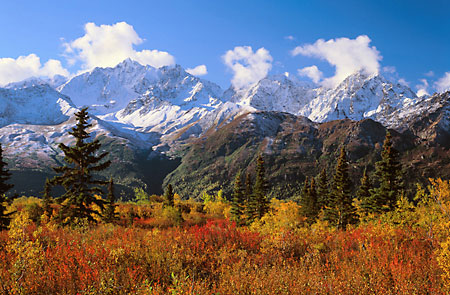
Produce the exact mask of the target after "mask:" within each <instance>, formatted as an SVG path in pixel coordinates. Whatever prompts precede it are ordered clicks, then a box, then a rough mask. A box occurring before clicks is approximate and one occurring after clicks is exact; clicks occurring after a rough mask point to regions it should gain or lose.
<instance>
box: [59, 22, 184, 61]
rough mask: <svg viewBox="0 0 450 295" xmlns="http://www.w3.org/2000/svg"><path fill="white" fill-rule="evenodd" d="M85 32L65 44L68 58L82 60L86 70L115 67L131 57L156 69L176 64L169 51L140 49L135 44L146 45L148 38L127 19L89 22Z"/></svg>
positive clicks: (69, 59)
mask: <svg viewBox="0 0 450 295" xmlns="http://www.w3.org/2000/svg"><path fill="white" fill-rule="evenodd" d="M84 31H85V35H84V36H82V37H80V38H78V39H76V40H74V41H71V42H67V43H65V44H64V46H65V52H66V55H67V58H68V61H69V62H71V63H74V62H76V61H80V62H81V66H82V68H83V69H85V70H88V69H92V68H94V67H113V66H115V65H117V64H118V63H120V62H122V61H123V60H124V59H127V58H131V59H134V60H136V61H138V62H139V63H141V64H144V65H151V66H153V67H156V68H159V67H162V66H166V65H172V64H174V63H175V58H174V57H173V56H172V55H170V54H169V53H168V52H165V51H159V50H147V49H146V50H142V51H136V50H135V49H134V46H135V45H139V44H142V43H143V42H144V40H143V39H141V38H140V37H139V36H138V34H137V33H136V31H135V30H134V28H133V26H131V25H129V24H127V23H126V22H119V23H116V24H114V25H100V26H97V25H96V24H94V23H87V24H86V25H85V26H84Z"/></svg>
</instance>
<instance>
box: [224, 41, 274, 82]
mask: <svg viewBox="0 0 450 295" xmlns="http://www.w3.org/2000/svg"><path fill="white" fill-rule="evenodd" d="M222 60H223V62H224V63H225V65H226V66H227V67H228V68H229V69H231V71H233V74H234V75H233V78H232V79H231V84H233V86H234V87H236V88H238V89H241V88H244V87H246V86H249V85H250V84H253V83H255V82H258V81H259V80H261V79H262V78H264V77H266V76H267V73H269V71H270V69H271V68H272V61H273V59H272V56H271V55H270V53H269V51H268V50H266V49H265V48H259V49H258V50H257V51H256V52H253V49H252V47H251V46H237V47H235V48H234V49H233V50H228V51H227V52H226V53H225V54H224V55H223V56H222Z"/></svg>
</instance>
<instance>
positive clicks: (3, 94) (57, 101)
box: [0, 84, 76, 126]
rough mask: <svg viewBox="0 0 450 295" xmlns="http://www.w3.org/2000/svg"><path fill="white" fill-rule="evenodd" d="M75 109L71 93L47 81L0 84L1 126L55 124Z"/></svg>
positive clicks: (64, 119)
mask: <svg viewBox="0 0 450 295" xmlns="http://www.w3.org/2000/svg"><path fill="white" fill-rule="evenodd" d="M75 111H76V107H75V105H74V104H73V103H72V101H71V100H70V98H69V97H67V96H65V95H63V94H61V93H59V92H57V91H56V90H54V89H53V88H52V87H50V86H49V85H47V84H37V85H33V86H30V87H24V88H0V126H5V125H8V124H14V123H19V124H33V125H55V124H60V123H62V122H64V121H66V120H68V119H69V118H70V116H72V115H73V113H74V112H75Z"/></svg>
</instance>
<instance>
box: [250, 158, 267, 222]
mask: <svg viewBox="0 0 450 295" xmlns="http://www.w3.org/2000/svg"><path fill="white" fill-rule="evenodd" d="M265 174H266V170H265V168H264V160H263V158H262V156H261V155H259V156H258V159H257V160H256V180H255V185H254V187H253V197H254V201H255V203H256V217H257V218H262V217H263V216H264V214H266V213H267V212H268V211H269V200H268V199H267V196H266V194H267V192H268V190H269V183H268V182H267V179H266V175H265Z"/></svg>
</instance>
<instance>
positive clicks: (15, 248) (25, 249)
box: [6, 211, 44, 294]
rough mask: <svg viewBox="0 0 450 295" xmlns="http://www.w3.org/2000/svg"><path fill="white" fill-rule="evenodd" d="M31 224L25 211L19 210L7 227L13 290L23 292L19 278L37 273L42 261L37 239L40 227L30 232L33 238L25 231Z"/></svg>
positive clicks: (40, 248)
mask: <svg viewBox="0 0 450 295" xmlns="http://www.w3.org/2000/svg"><path fill="white" fill-rule="evenodd" d="M30 225H31V220H30V219H29V218H28V213H27V212H26V211H20V212H19V213H18V214H17V215H16V217H15V218H14V219H13V220H12V222H11V225H10V229H9V232H8V234H9V241H8V245H7V247H6V250H7V252H8V253H9V254H11V255H13V256H14V257H15V258H14V263H13V265H12V268H11V269H10V272H11V275H12V276H13V277H14V278H15V279H16V280H15V281H16V286H15V289H16V290H15V291H16V292H17V293H19V294H25V293H24V292H26V290H22V287H21V285H20V283H19V279H20V278H22V277H23V276H24V275H27V274H36V273H38V271H39V269H40V267H41V265H42V262H43V259H44V257H43V250H42V245H41V242H40V241H39V239H37V237H38V235H39V233H40V231H41V230H42V228H39V229H38V230H36V231H34V232H33V233H32V236H33V238H31V237H30V235H29V234H28V233H27V228H28V227H29V226H30Z"/></svg>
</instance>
